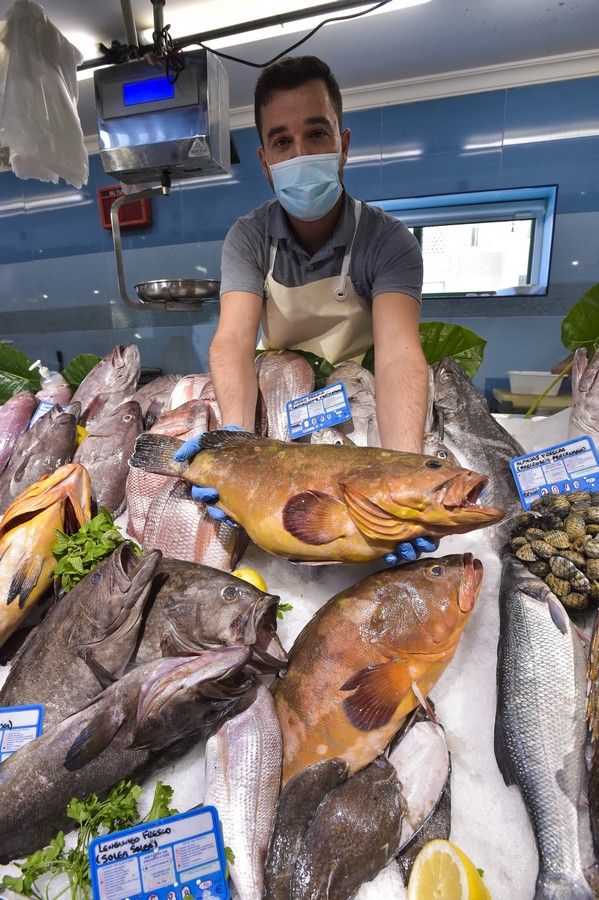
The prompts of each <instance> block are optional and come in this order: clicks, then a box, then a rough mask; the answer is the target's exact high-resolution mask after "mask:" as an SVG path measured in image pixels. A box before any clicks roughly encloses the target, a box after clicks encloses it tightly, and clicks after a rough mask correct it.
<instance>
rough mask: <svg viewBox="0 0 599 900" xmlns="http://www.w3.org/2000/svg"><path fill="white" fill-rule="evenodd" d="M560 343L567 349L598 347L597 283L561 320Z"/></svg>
mask: <svg viewBox="0 0 599 900" xmlns="http://www.w3.org/2000/svg"><path fill="white" fill-rule="evenodd" d="M562 344H563V345H564V347H567V348H568V350H577V349H578V347H586V348H587V351H588V352H589V353H590V354H592V353H594V352H595V351H596V350H598V349H599V283H598V284H594V285H593V287H591V288H589V290H588V291H587V292H586V293H585V294H583V295H582V297H581V298H580V300H579V301H578V303H575V304H574V306H573V307H572V309H571V310H570V312H569V313H568V315H567V316H566V317H565V318H564V319H563V321H562Z"/></svg>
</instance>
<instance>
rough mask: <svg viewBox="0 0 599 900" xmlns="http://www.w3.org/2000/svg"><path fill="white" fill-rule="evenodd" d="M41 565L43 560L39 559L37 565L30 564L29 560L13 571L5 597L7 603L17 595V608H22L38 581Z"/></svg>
mask: <svg viewBox="0 0 599 900" xmlns="http://www.w3.org/2000/svg"><path fill="white" fill-rule="evenodd" d="M43 566H44V561H43V560H39V561H38V564H37V565H32V563H31V561H28V562H26V563H25V564H24V565H23V566H22V568H20V569H19V570H18V571H17V572H15V574H14V575H13V579H12V581H11V583H10V588H9V589H8V595H7V597H6V603H7V605H8V604H9V603H12V601H13V600H15V599H16V598H17V597H18V598H19V609H23V607H24V606H25V604H26V603H27V600H28V598H29V594H30V593H31V591H32V590H33V588H34V587H35V586H36V584H37V582H38V579H39V577H40V573H41V571H42V568H43Z"/></svg>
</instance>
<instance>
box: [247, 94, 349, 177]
mask: <svg viewBox="0 0 599 900" xmlns="http://www.w3.org/2000/svg"><path fill="white" fill-rule="evenodd" d="M349 139H350V132H349V129H348V128H346V129H344V131H343V132H341V131H340V130H339V122H338V120H337V116H336V114H335V110H334V108H333V104H332V102H331V98H330V97H329V92H328V91H327V88H326V85H325V83H324V81H321V80H320V79H313V80H312V81H307V82H306V83H305V84H302V85H300V87H297V88H291V89H290V90H285V91H276V93H274V94H273V96H272V99H271V100H270V102H269V103H267V104H266V105H265V106H263V107H262V143H263V146H262V147H260V148H259V149H258V157H259V159H260V162H261V164H262V170H263V172H264V174H265V175H266V177H267V178H268V180H269V182H270V184H271V185H272V178H271V175H270V169H269V166H270V165H274V164H275V163H279V162H284V161H285V160H287V159H293V158H294V157H295V156H308V155H310V154H313V153H340V154H341V155H340V162H339V174H341V173H342V171H343V166H344V165H345V162H346V160H347V153H348V150H349Z"/></svg>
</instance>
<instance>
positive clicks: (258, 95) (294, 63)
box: [254, 56, 342, 140]
mask: <svg viewBox="0 0 599 900" xmlns="http://www.w3.org/2000/svg"><path fill="white" fill-rule="evenodd" d="M314 79H319V80H320V81H324V83H325V86H326V89H327V91H328V92H329V97H330V98H331V102H332V104H333V109H334V110H335V113H336V115H337V119H338V120H339V128H341V116H342V104H341V91H340V89H339V84H338V83H337V79H336V78H335V76H334V75H333V73H332V72H331V70H330V69H329V67H328V66H327V64H326V63H325V62H323V61H322V60H321V59H318V57H317V56H285V57H284V58H283V59H280V60H278V62H275V63H272V65H270V66H267V67H266V68H265V69H263V70H262V72H261V74H260V77H259V78H258V81H257V82H256V88H255V90H254V117H255V121H256V128H257V129H258V135H259V137H260V140H262V130H261V129H262V107H263V106H266V104H267V103H269V102H270V100H271V99H272V95H273V94H274V93H275V91H287V90H289V89H292V88H296V87H300V86H301V85H302V84H305V83H306V82H307V81H313V80H314Z"/></svg>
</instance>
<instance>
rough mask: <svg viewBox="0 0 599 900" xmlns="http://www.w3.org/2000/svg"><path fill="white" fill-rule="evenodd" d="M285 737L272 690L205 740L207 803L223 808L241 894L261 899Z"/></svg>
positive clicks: (263, 690)
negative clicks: (282, 734) (282, 735)
mask: <svg viewBox="0 0 599 900" xmlns="http://www.w3.org/2000/svg"><path fill="white" fill-rule="evenodd" d="M282 758H283V740H282V737H281V727H280V725H279V720H278V718H277V714H276V711H275V704H274V700H273V699H272V696H271V694H270V691H269V690H268V688H267V687H265V685H263V684H261V685H260V686H259V687H258V688H257V691H256V698H255V700H254V702H253V703H252V704H251V705H250V706H249V707H248V708H247V709H246V710H244V711H243V712H240V713H238V714H237V715H236V716H235V717H234V718H231V719H228V720H227V721H225V722H223V723H222V725H220V726H219V728H218V729H217V731H216V733H215V734H214V735H212V736H211V737H210V738H209V739H208V742H207V743H206V759H205V773H206V775H205V782H204V784H205V788H204V803H205V804H211V805H213V806H215V807H216V808H217V809H218V814H219V817H220V820H221V823H222V827H223V836H224V841H225V844H226V845H227V846H228V847H230V848H231V849H232V851H233V854H234V857H235V860H234V862H232V863H229V872H230V873H231V879H232V881H233V884H234V885H235V889H236V891H237V896H238V898H239V900H257V898H260V897H261V896H262V889H263V887H264V860H265V859H266V851H267V849H268V842H269V840H270V835H271V831H272V824H273V817H274V812H275V806H276V803H277V797H278V796H279V789H280V786H281V761H282Z"/></svg>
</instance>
